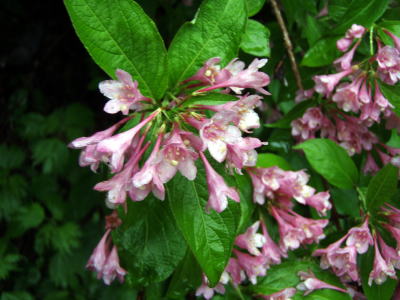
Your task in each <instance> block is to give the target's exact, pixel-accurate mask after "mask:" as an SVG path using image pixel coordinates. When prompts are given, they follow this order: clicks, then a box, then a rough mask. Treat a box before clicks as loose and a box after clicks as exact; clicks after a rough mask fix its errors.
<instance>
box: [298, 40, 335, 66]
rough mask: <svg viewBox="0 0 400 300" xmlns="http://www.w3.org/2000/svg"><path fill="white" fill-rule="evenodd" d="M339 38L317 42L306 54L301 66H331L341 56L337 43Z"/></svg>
mask: <svg viewBox="0 0 400 300" xmlns="http://www.w3.org/2000/svg"><path fill="white" fill-rule="evenodd" d="M338 39H339V37H337V36H335V37H328V38H323V39H321V40H319V41H318V42H316V43H315V44H314V45H313V46H312V47H311V48H310V49H309V50H308V51H307V52H306V54H304V57H303V60H302V61H301V65H302V66H305V67H322V66H327V65H330V64H331V63H332V62H333V61H334V60H335V59H336V58H338V57H339V56H340V52H339V50H337V48H336V41H337V40H338Z"/></svg>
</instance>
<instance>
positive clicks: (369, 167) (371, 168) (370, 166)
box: [363, 153, 379, 174]
mask: <svg viewBox="0 0 400 300" xmlns="http://www.w3.org/2000/svg"><path fill="white" fill-rule="evenodd" d="M378 171H379V167H378V165H377V164H376V162H375V159H374V157H373V156H372V155H371V153H368V154H367V161H366V162H365V165H364V168H363V172H364V173H372V174H375V173H376V172H378Z"/></svg>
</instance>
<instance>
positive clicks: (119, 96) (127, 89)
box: [99, 69, 151, 115]
mask: <svg viewBox="0 0 400 300" xmlns="http://www.w3.org/2000/svg"><path fill="white" fill-rule="evenodd" d="M115 75H116V76H117V78H118V80H105V81H102V82H100V84H99V89H100V92H101V93H102V94H103V95H104V96H106V97H107V98H109V99H110V100H109V101H108V102H107V103H106V105H105V106H104V111H105V112H107V113H109V114H115V113H117V112H119V111H121V112H122V113H123V114H124V115H127V114H128V112H129V110H140V108H141V103H140V101H151V99H150V98H147V97H144V96H143V95H142V94H141V93H140V91H139V89H138V82H137V81H132V77H131V75H130V74H129V73H127V72H125V71H123V70H120V69H117V71H116V72H115Z"/></svg>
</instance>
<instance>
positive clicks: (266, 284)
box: [249, 260, 351, 300]
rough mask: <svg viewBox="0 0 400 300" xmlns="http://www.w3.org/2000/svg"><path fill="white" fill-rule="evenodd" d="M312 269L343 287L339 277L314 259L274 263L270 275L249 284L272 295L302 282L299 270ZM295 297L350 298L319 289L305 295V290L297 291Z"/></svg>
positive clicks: (325, 278)
mask: <svg viewBox="0 0 400 300" xmlns="http://www.w3.org/2000/svg"><path fill="white" fill-rule="evenodd" d="M309 270H311V271H312V272H313V273H314V274H315V276H316V277H317V278H318V279H320V280H322V281H325V282H327V283H330V284H332V285H335V286H337V287H341V288H343V285H342V284H341V283H340V281H339V279H338V278H337V277H336V276H335V275H333V274H332V273H330V272H326V271H324V270H321V268H320V266H319V265H318V264H317V263H316V262H315V261H313V260H289V261H285V262H283V263H281V264H279V265H274V266H272V267H271V268H270V269H269V270H268V275H267V276H265V277H263V278H262V279H261V280H259V282H258V283H257V284H256V285H254V286H249V290H250V291H251V292H253V293H254V294H258V295H270V294H273V293H276V292H278V291H280V290H282V289H285V288H288V287H296V286H297V285H298V284H299V283H300V278H299V276H298V275H297V273H298V272H299V271H309ZM294 299H296V300H297V299H306V300H311V299H314V300H317V299H319V300H325V299H326V300H328V299H329V300H330V299H335V300H336V299H340V300H350V299H351V297H350V296H349V295H348V294H345V293H342V292H338V291H334V290H326V289H325V290H317V291H314V292H312V293H311V294H310V295H307V296H303V292H301V291H297V293H296V295H295V296H294Z"/></svg>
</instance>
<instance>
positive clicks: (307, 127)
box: [291, 107, 326, 140]
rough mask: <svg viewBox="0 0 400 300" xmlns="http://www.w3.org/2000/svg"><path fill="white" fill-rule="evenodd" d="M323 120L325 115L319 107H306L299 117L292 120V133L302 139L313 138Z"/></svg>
mask: <svg viewBox="0 0 400 300" xmlns="http://www.w3.org/2000/svg"><path fill="white" fill-rule="evenodd" d="M325 120H326V117H325V116H324V115H323V113H322V111H321V109H320V108H319V107H312V108H308V109H307V110H306V112H305V113H304V115H303V116H302V117H301V118H300V119H297V120H294V121H292V123H291V125H292V135H293V136H299V137H301V139H302V140H307V139H310V138H313V137H315V132H316V131H317V130H319V129H320V128H321V126H322V125H323V124H324V122H325Z"/></svg>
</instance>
